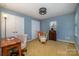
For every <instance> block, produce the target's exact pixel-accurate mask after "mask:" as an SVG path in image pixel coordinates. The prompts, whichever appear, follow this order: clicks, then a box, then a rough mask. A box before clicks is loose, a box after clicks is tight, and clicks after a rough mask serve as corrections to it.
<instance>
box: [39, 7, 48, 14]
mask: <svg viewBox="0 0 79 59" xmlns="http://www.w3.org/2000/svg"><path fill="white" fill-rule="evenodd" d="M46 13H47V9H46V8H45V7H41V8H40V9H39V14H40V15H45V14H46Z"/></svg>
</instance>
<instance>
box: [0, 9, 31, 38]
mask: <svg viewBox="0 0 79 59" xmlns="http://www.w3.org/2000/svg"><path fill="white" fill-rule="evenodd" d="M0 11H2V12H5V13H9V14H13V15H16V16H21V17H24V28H25V29H24V32H25V34H28V39H31V17H30V16H26V15H24V14H22V13H19V12H16V11H12V10H9V9H6V8H0ZM0 36H1V35H0Z"/></svg>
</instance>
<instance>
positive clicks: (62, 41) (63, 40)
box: [57, 39, 75, 43]
mask: <svg viewBox="0 0 79 59" xmlns="http://www.w3.org/2000/svg"><path fill="white" fill-rule="evenodd" d="M57 41H62V42H68V43H75V42H73V41H68V40H62V39H57Z"/></svg>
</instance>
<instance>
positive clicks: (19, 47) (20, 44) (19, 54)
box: [19, 43, 21, 56]
mask: <svg viewBox="0 0 79 59" xmlns="http://www.w3.org/2000/svg"><path fill="white" fill-rule="evenodd" d="M19 56H21V43H20V44H19Z"/></svg>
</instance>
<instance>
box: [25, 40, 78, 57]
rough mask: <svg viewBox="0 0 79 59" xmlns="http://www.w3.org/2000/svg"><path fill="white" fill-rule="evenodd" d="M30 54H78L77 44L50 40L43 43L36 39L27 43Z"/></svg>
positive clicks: (28, 53) (27, 53)
mask: <svg viewBox="0 0 79 59" xmlns="http://www.w3.org/2000/svg"><path fill="white" fill-rule="evenodd" d="M26 55H28V56H78V54H77V51H76V48H75V45H74V44H71V43H65V42H59V41H52V40H48V41H47V42H46V43H45V44H42V43H41V42H40V41H39V40H38V39H35V40H33V41H31V42H28V44H27V52H26Z"/></svg>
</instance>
